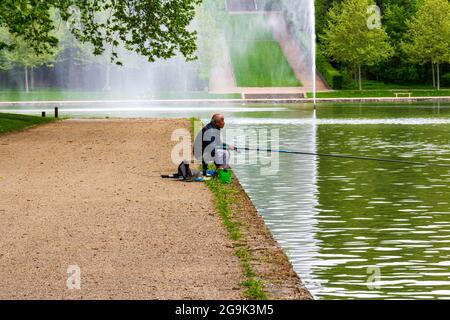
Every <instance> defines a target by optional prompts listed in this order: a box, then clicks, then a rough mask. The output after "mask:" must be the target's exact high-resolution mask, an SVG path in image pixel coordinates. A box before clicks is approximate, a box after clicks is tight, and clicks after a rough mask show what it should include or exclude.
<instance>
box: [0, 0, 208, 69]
mask: <svg viewBox="0 0 450 320" xmlns="http://www.w3.org/2000/svg"><path fill="white" fill-rule="evenodd" d="M200 2H201V0H64V1H61V0H45V1H44V0H1V1H0V27H4V28H6V29H7V30H8V31H9V32H10V33H11V34H12V35H13V36H15V37H20V38H23V39H24V41H26V42H27V43H29V46H30V48H32V49H33V50H35V51H36V53H37V54H41V53H48V52H51V50H52V48H53V47H55V45H56V44H57V43H58V39H57V38H56V37H55V36H54V35H53V34H52V32H53V31H54V29H55V24H54V20H53V19H52V17H51V13H52V11H54V10H55V11H57V12H59V14H60V15H61V17H62V19H63V20H64V21H70V20H71V19H73V18H74V16H76V19H77V20H78V23H76V24H73V26H72V28H71V32H72V34H73V35H74V36H75V37H76V38H77V40H79V41H81V42H83V43H91V44H92V45H93V50H94V53H95V54H96V55H100V54H102V53H103V52H104V50H105V46H106V45H111V46H112V47H113V48H119V47H120V46H121V44H124V46H125V48H127V49H128V50H130V51H134V52H137V53H138V54H141V55H143V56H145V57H147V59H148V60H149V61H155V60H156V59H157V58H171V57H173V56H175V55H176V54H177V53H178V52H180V53H181V54H183V55H184V56H185V57H186V58H187V59H194V58H195V54H194V53H195V50H196V44H195V39H196V32H195V31H189V30H188V27H189V24H190V23H191V21H192V19H193V18H194V15H195V5H196V4H199V3H200ZM99 15H100V16H104V17H105V18H104V19H100V18H99ZM3 48H11V45H10V44H8V43H6V42H4V41H0V49H3ZM111 57H112V60H114V61H116V62H118V54H117V51H116V50H113V51H112V53H111Z"/></svg>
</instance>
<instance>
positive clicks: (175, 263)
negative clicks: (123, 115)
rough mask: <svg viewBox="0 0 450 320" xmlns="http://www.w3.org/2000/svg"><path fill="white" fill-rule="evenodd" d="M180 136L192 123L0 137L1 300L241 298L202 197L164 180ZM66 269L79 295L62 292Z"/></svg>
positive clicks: (56, 128)
mask: <svg viewBox="0 0 450 320" xmlns="http://www.w3.org/2000/svg"><path fill="white" fill-rule="evenodd" d="M176 127H178V128H180V127H185V128H188V127H189V123H188V121H183V120H175V121H174V120H171V121H168V120H69V121H63V122H57V123H52V124H49V125H45V126H40V127H36V128H32V129H29V130H27V131H24V132H21V133H15V134H9V135H3V136H0V177H1V178H0V299H44V298H45V299H91V298H93V299H235V298H240V296H241V293H242V289H240V287H239V285H238V284H239V283H240V282H241V281H243V280H244V278H243V275H242V269H241V267H240V265H239V261H238V259H237V258H236V257H235V256H234V254H233V252H234V251H233V248H232V243H231V241H230V240H228V236H227V232H226V230H225V229H224V227H223V226H222V223H221V220H220V217H219V216H218V214H217V212H216V210H215V207H214V202H213V198H212V195H211V193H210V192H209V191H208V189H207V187H206V186H205V185H204V184H202V183H191V184H189V183H183V182H178V181H168V180H162V179H161V178H160V177H159V174H160V173H171V172H173V171H176V166H175V165H173V164H172V163H171V161H170V152H171V146H172V145H173V144H174V142H171V141H170V137H171V133H172V131H173V129H174V128H176ZM71 265H76V266H78V267H79V268H80V271H81V289H80V290H77V289H72V290H69V289H68V287H67V280H68V278H69V276H71V274H68V273H67V271H68V267H69V266H71ZM72 275H73V274H72ZM71 279H72V280H73V279H75V278H71ZM69 282H70V283H73V284H75V285H76V281H69Z"/></svg>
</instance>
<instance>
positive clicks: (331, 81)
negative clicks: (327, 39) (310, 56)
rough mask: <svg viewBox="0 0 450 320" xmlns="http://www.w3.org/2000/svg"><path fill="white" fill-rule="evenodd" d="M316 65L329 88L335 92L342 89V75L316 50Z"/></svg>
mask: <svg viewBox="0 0 450 320" xmlns="http://www.w3.org/2000/svg"><path fill="white" fill-rule="evenodd" d="M316 64H317V69H318V70H319V72H320V73H321V74H322V76H323V77H324V78H325V80H326V82H327V83H328V85H329V86H330V87H331V88H333V89H335V90H339V89H342V86H343V81H344V79H343V75H342V73H341V72H339V71H338V70H336V69H335V68H334V67H333V66H332V65H331V64H330V63H329V62H328V60H327V59H326V58H325V57H324V56H323V54H322V52H321V51H320V50H317V57H316Z"/></svg>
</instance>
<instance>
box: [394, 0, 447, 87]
mask: <svg viewBox="0 0 450 320" xmlns="http://www.w3.org/2000/svg"><path fill="white" fill-rule="evenodd" d="M407 27H408V30H407V35H408V36H407V37H406V38H407V39H409V41H406V42H405V43H403V46H402V47H403V50H404V52H405V53H406V54H407V55H408V57H409V59H410V60H411V61H413V62H416V63H421V64H424V63H431V68H432V75H433V84H436V87H437V89H438V90H439V89H440V65H441V64H442V63H445V62H450V2H449V1H448V0H423V2H422V3H421V4H420V6H419V9H418V10H417V13H416V14H415V15H414V17H413V18H412V19H410V20H408V22H407Z"/></svg>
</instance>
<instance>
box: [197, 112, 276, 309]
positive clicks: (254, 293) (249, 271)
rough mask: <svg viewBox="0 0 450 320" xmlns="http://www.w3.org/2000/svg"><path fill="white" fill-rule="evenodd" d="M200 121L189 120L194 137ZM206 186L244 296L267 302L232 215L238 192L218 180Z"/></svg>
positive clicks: (210, 181)
mask: <svg viewBox="0 0 450 320" xmlns="http://www.w3.org/2000/svg"><path fill="white" fill-rule="evenodd" d="M198 121H200V120H199V119H196V118H191V123H192V133H193V135H194V137H195V136H196V134H197V132H196V131H197V130H196V129H197V128H196V126H195V123H196V122H198ZM206 185H207V186H208V188H209V189H210V190H211V192H212V193H213V195H214V198H215V201H216V207H217V210H218V211H219V214H220V217H221V219H222V222H223V224H224V226H225V227H226V228H227V230H228V235H229V237H230V239H231V240H233V245H234V248H235V249H236V252H235V255H236V256H237V257H238V258H239V261H240V263H241V266H242V268H243V271H244V276H245V277H246V280H245V281H244V282H242V283H241V286H243V287H245V288H246V290H245V292H244V296H245V298H247V299H250V300H267V299H268V297H267V294H266V292H265V291H264V283H263V281H261V280H260V279H258V277H257V276H256V273H255V271H254V269H253V267H252V254H251V252H250V250H249V249H248V247H247V246H246V245H245V241H244V236H243V234H244V232H245V229H244V228H245V226H244V224H243V223H241V222H240V221H239V220H238V218H237V217H236V216H235V215H234V214H233V210H232V205H233V204H236V203H235V202H236V198H237V197H235V195H236V194H237V193H238V192H239V190H237V189H236V188H235V187H234V186H233V185H227V184H223V183H221V182H220V181H219V180H218V179H211V180H209V181H207V182H206Z"/></svg>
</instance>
